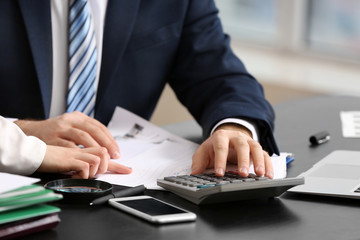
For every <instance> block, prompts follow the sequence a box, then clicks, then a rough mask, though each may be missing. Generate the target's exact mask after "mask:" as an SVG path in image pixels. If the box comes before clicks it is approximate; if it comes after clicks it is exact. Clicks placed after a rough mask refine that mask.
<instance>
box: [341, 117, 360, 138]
mask: <svg viewBox="0 0 360 240" xmlns="http://www.w3.org/2000/svg"><path fill="white" fill-rule="evenodd" d="M340 119H341V125H342V133H343V137H345V138H360V111H341V112H340Z"/></svg>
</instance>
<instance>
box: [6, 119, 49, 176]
mask: <svg viewBox="0 0 360 240" xmlns="http://www.w3.org/2000/svg"><path fill="white" fill-rule="evenodd" d="M45 152H46V144H45V143H44V142H43V141H41V140H40V139H38V138H36V137H33V136H26V135H25V134H24V133H23V132H22V131H21V129H20V128H19V127H18V126H17V125H16V124H14V123H13V122H11V121H9V120H7V119H5V118H3V117H0V171H1V172H8V173H13V174H20V175H30V174H32V173H34V172H35V171H36V170H37V169H38V168H39V166H40V165H41V163H42V161H43V158H44V156H45Z"/></svg>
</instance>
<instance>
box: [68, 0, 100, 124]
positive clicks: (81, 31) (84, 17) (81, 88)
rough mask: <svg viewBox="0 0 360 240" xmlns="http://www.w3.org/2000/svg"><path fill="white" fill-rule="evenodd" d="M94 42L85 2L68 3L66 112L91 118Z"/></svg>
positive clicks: (93, 88) (93, 86)
mask: <svg viewBox="0 0 360 240" xmlns="http://www.w3.org/2000/svg"><path fill="white" fill-rule="evenodd" d="M96 59H97V52H96V43H95V33H94V26H93V21H92V19H91V11H90V8H89V6H88V2H87V0H72V1H70V11H69V91H68V95H67V110H66V112H73V111H80V112H83V113H85V114H87V115H88V116H91V117H92V116H94V109H95V96H96V89H95V78H96Z"/></svg>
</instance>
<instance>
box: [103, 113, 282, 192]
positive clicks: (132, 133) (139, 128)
mask: <svg viewBox="0 0 360 240" xmlns="http://www.w3.org/2000/svg"><path fill="white" fill-rule="evenodd" d="M108 129H109V131H110V133H111V134H112V135H113V136H114V137H115V139H116V142H117V144H118V145H119V147H120V154H121V157H120V159H117V160H112V161H115V162H117V163H119V164H122V165H125V166H128V167H131V168H132V169H133V172H132V173H131V174H124V175H122V174H112V173H106V174H101V175H99V176H98V177H97V179H98V180H102V181H106V182H109V183H112V184H117V185H123V186H130V187H134V186H137V185H140V184H144V185H145V187H146V188H148V189H161V188H160V187H158V186H157V184H156V180H157V179H162V178H164V177H166V176H175V175H186V174H190V173H191V163H192V156H193V154H194V153H195V151H196V149H197V148H198V147H199V145H198V144H196V143H193V142H191V141H188V140H186V139H183V138H181V137H179V136H176V135H173V134H171V133H169V132H167V131H165V130H164V129H162V128H160V127H157V126H155V125H153V124H152V123H150V122H149V121H147V120H145V119H142V118H140V117H139V116H137V115H135V114H133V113H131V112H129V111H127V110H125V109H122V108H119V107H117V108H116V109H115V112H114V115H113V117H112V119H111V121H110V123H109V125H108ZM272 160H273V166H274V169H275V171H274V172H275V177H276V178H284V177H285V176H286V155H281V156H280V157H272ZM250 170H251V169H250ZM251 171H252V172H253V170H251Z"/></svg>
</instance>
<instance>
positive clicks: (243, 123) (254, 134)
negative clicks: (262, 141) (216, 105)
mask: <svg viewBox="0 0 360 240" xmlns="http://www.w3.org/2000/svg"><path fill="white" fill-rule="evenodd" d="M225 123H236V124H239V125H241V126H243V127H246V128H247V129H248V130H249V131H250V132H251V133H252V137H253V139H254V140H255V141H258V140H259V138H258V136H259V135H258V132H257V129H256V126H255V125H254V124H252V123H250V122H249V121H246V120H243V119H238V118H226V119H223V120H221V121H220V122H218V123H217V124H216V125H215V127H213V129H212V130H211V133H210V135H212V134H213V133H214V131H215V129H216V128H217V127H219V126H220V125H221V124H225Z"/></svg>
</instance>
